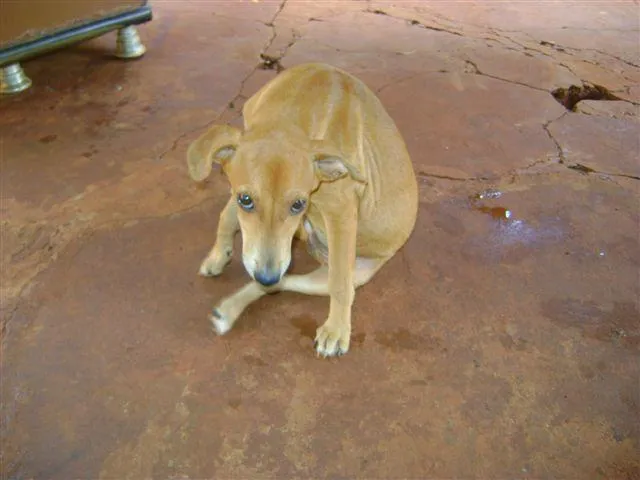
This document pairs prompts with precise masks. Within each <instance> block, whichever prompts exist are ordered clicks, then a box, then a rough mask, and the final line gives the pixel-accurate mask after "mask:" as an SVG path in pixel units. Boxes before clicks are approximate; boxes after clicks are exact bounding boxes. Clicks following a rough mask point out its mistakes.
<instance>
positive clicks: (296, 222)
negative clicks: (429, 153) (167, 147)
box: [187, 63, 418, 357]
mask: <svg viewBox="0 0 640 480" xmlns="http://www.w3.org/2000/svg"><path fill="white" fill-rule="evenodd" d="M243 116H244V132H241V131H240V130H238V129H236V128H232V127H229V126H223V125H219V126H214V127H212V128H211V129H210V130H209V131H207V132H206V133H205V134H204V135H202V136H201V137H200V138H198V139H197V140H196V141H194V142H193V143H192V144H191V145H190V147H189V151H188V153H187V157H188V166H189V173H190V175H191V177H192V178H193V179H194V180H197V181H202V180H204V179H205V178H206V177H207V176H208V175H209V174H210V172H211V168H212V163H213V162H216V163H219V164H221V166H222V168H223V170H224V172H225V174H226V175H227V177H228V179H229V182H230V184H231V191H232V193H231V198H230V199H229V201H228V202H227V205H226V206H225V207H224V209H223V211H222V213H221V215H220V220H219V223H218V231H217V238H216V243H215V245H214V246H213V248H212V249H211V251H210V253H209V254H208V255H207V257H206V258H205V260H204V261H203V262H202V265H201V267H200V274H201V275H205V276H213V275H219V274H220V273H221V272H222V270H223V268H224V267H225V265H226V264H227V263H228V262H229V261H230V259H231V255H232V251H233V237H234V235H235V233H236V232H237V231H238V230H241V231H242V261H243V263H244V266H245V268H246V270H247V272H248V273H249V275H250V276H251V278H252V279H253V280H254V281H252V282H250V283H248V284H247V285H245V286H244V287H243V288H241V289H240V290H238V291H237V292H235V293H234V294H232V295H230V296H229V297H227V298H225V299H223V300H222V301H221V302H220V303H219V304H218V306H217V307H216V308H215V309H214V310H213V314H212V316H211V321H212V322H213V326H214V327H215V329H216V331H217V332H218V334H220V335H222V334H224V333H226V332H227V331H229V330H230V329H231V327H232V326H233V324H234V323H235V321H236V319H237V318H238V316H239V315H240V314H241V313H242V311H243V310H244V309H245V308H246V307H247V306H248V305H249V304H250V303H251V302H254V301H255V300H257V299H258V298H260V297H262V296H263V295H265V294H267V293H274V292H278V291H293V292H300V293H306V294H308V295H329V297H330V303H329V316H328V318H327V320H326V322H325V323H324V324H323V325H322V326H321V327H320V328H318V330H317V334H316V344H315V348H316V351H317V352H318V354H319V355H322V356H325V357H326V356H333V355H340V354H344V353H346V352H347V351H348V350H349V340H350V336H351V306H352V303H353V299H354V295H355V289H356V288H357V287H359V286H361V285H363V284H365V283H367V282H368V281H369V280H370V279H371V278H372V277H373V275H374V274H375V273H376V272H377V271H378V270H379V269H380V268H381V267H382V266H383V265H384V264H385V262H386V261H387V260H389V259H390V258H391V257H392V256H393V255H394V254H395V253H396V252H397V251H398V250H399V249H400V248H401V247H402V246H403V245H404V243H405V242H406V241H407V239H408V238H409V235H410V234H411V232H412V230H413V228H414V225H415V221H416V215H417V210H418V188H417V183H416V178H415V174H414V171H413V167H412V165H411V159H410V158H409V154H408V152H407V149H406V147H405V143H404V141H403V139H402V137H401V135H400V133H399V132H398V129H397V128H396V125H395V123H394V122H393V120H392V119H391V117H389V115H388V114H387V112H386V111H385V109H384V107H383V106H382V104H381V103H380V101H379V100H378V98H377V97H376V96H375V95H374V93H373V92H372V91H371V90H369V89H368V88H367V87H366V86H365V85H364V83H362V82H361V81H360V80H358V79H356V78H355V77H353V76H351V75H350V74H348V73H346V72H344V71H342V70H339V69H337V68H334V67H331V66H328V65H323V64H317V63H314V64H304V65H299V66H297V67H294V68H290V69H288V70H285V71H284V72H283V73H281V74H280V75H278V76H277V77H276V78H275V79H273V80H272V81H271V82H269V83H268V84H267V85H265V86H264V87H263V88H262V89H261V90H260V91H259V92H258V93H256V94H255V95H254V96H253V97H251V99H249V100H248V101H247V103H246V104H245V106H244V109H243ZM294 235H295V236H297V237H298V238H301V239H302V240H304V241H306V242H307V243H308V245H309V250H310V252H311V254H312V255H313V256H314V257H315V258H316V259H317V260H318V261H319V262H320V263H321V264H322V266H321V267H319V268H318V269H317V270H315V271H313V272H311V273H309V274H306V275H286V272H287V269H288V268H289V263H290V261H291V242H292V240H293V237H294Z"/></svg>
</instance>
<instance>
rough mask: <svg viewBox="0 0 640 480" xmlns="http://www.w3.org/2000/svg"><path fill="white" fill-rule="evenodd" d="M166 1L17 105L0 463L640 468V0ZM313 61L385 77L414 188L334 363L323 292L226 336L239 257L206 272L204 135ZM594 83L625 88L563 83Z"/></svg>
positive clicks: (289, 301) (68, 468) (485, 473)
mask: <svg viewBox="0 0 640 480" xmlns="http://www.w3.org/2000/svg"><path fill="white" fill-rule="evenodd" d="M153 8H154V10H155V19H154V21H153V22H152V23H150V24H147V25H145V26H143V27H141V35H142V37H143V39H144V40H145V42H146V44H147V47H148V53H147V55H146V56H145V57H144V59H142V60H139V61H135V62H128V63H123V62H120V61H116V60H114V59H112V58H111V57H110V56H109V54H110V52H111V50H112V47H113V45H114V38H113V36H112V35H107V36H105V37H102V38H100V39H97V40H94V41H91V42H88V43H86V44H83V45H80V46H77V47H74V48H70V49H67V50H65V51H61V52H58V53H54V54H51V55H48V56H46V57H42V58H39V59H35V60H33V61H30V62H27V63H26V64H25V65H24V66H25V68H26V70H27V71H28V73H29V75H30V76H31V78H32V79H33V81H34V87H33V88H32V89H31V90H29V91H27V92H25V93H24V94H22V95H19V96H15V97H10V98H3V99H2V100H1V103H0V109H1V115H0V128H1V131H2V205H1V208H2V231H1V234H2V324H3V343H2V372H1V373H2V459H1V460H2V478H12V479H21V478H25V479H26V478H52V479H57V478H59V479H68V478H104V479H125V478H131V479H140V478H150V477H152V478H194V479H195V478H263V477H265V478H267V477H273V478H325V477H334V478H337V477H360V478H399V477H401V478H454V477H455V478H471V477H475V478H487V479H489V478H491V479H501V478H565V479H577V478H589V479H591V478H596V479H597V478H603V479H605V478H606V479H632V478H634V479H635V478H640V463H639V460H638V459H639V458H640V455H639V451H638V449H639V436H640V427H639V425H640V418H639V412H640V393H639V388H638V380H639V374H640V371H639V366H638V350H639V348H640V325H639V321H640V314H639V302H640V300H639V276H638V275H639V267H640V252H639V213H638V199H639V195H638V194H639V192H638V185H639V184H640V182H638V177H640V165H639V162H638V157H639V155H638V153H639V145H638V114H637V113H638V102H640V87H639V85H640V68H639V65H640V54H639V51H638V30H639V29H638V7H637V5H636V4H635V2H623V1H620V2H582V3H579V2H572V3H571V4H568V2H567V3H564V4H563V3H560V2H557V3H553V4H549V3H542V2H540V4H539V5H535V4H534V3H533V2H455V3H454V2H429V3H427V2H408V1H407V2H396V4H395V5H394V4H392V3H390V2H377V1H370V2H366V1H353V2H346V1H345V2H339V3H337V2H313V3H312V2H302V1H300V2H295V1H288V2H285V3H276V2H267V1H256V2H235V3H232V2H213V1H211V2H157V3H154V5H153ZM260 54H262V57H260ZM304 61H324V62H328V63H332V64H334V65H336V66H339V67H342V68H345V69H347V70H349V71H350V72H352V73H354V74H356V75H358V76H359V77H361V78H362V79H363V80H364V81H365V82H366V83H368V84H369V85H370V86H371V88H373V89H374V90H376V91H377V92H378V93H379V96H380V98H381V99H382V101H383V103H384V104H385V106H386V107H387V109H388V111H389V112H390V114H391V115H392V116H393V117H394V118H395V119H396V120H397V123H398V125H399V127H400V130H401V131H402V132H403V134H404V136H405V138H406V141H407V144H408V147H409V149H410V152H411V154H412V158H413V161H414V163H415V169H416V171H417V172H419V179H420V186H421V190H420V191H421V206H420V215H419V219H418V223H417V225H416V229H415V232H414V234H413V236H412V238H411V240H410V241H409V242H408V244H407V245H406V247H405V248H404V249H403V250H402V251H401V252H400V253H399V254H398V255H397V256H396V257H395V258H394V259H393V261H391V262H390V263H389V264H388V266H386V267H385V268H384V269H383V270H382V271H381V272H380V273H379V274H378V275H377V277H376V278H375V279H374V280H373V281H372V282H371V283H370V284H368V285H367V286H365V287H363V288H362V289H361V290H359V291H358V294H357V297H356V302H355V307H354V334H353V348H352V350H351V352H350V353H349V354H348V355H347V356H346V357H344V358H342V359H340V360H320V359H317V358H316V357H315V356H314V354H313V351H312V336H313V332H314V330H315V328H316V326H317V325H318V324H319V323H320V322H322V321H324V318H325V315H326V313H327V308H328V303H327V301H326V299H322V298H313V297H303V296H300V295H294V294H280V295H277V296H274V297H269V298H266V299H264V300H262V301H260V303H259V304H256V305H254V306H253V307H251V308H250V309H249V310H248V311H247V312H246V314H245V315H244V317H243V319H242V320H241V321H240V323H239V326H238V327H237V329H236V330H234V331H233V332H232V333H230V334H229V335H228V336H226V337H224V338H216V337H215V336H214V335H213V333H212V332H211V330H210V328H209V325H208V323H207V320H206V316H207V313H208V311H209V309H210V307H211V306H212V305H213V304H214V303H215V301H216V300H217V299H218V298H220V297H221V296H223V295H225V294H227V293H228V292H230V291H232V290H233V289H235V288H237V287H238V286H239V285H241V284H243V282H245V280H246V275H245V273H244V271H243V269H242V266H241V264H240V262H239V261H238V260H237V258H238V257H237V254H236V260H235V261H234V263H232V264H231V265H230V267H229V268H228V270H227V271H226V273H225V274H224V276H223V277H221V278H217V279H202V278H198V277H197V276H196V271H197V268H198V265H199V262H200V260H201V259H202V257H203V256H204V255H205V254H206V252H207V249H208V248H209V247H210V245H211V244H212V242H213V233H214V231H215V230H214V229H215V225H216V222H217V215H218V213H219V211H220V209H221V208H222V206H223V204H224V201H225V197H226V195H227V187H226V183H225V180H224V178H223V177H222V176H220V175H213V176H212V178H211V179H210V181H209V182H208V184H207V185H206V186H205V187H204V188H201V187H197V186H195V185H194V184H192V183H191V182H190V180H189V179H188V177H187V173H186V169H185V150H186V147H187V145H188V143H189V142H190V141H191V140H192V139H193V138H195V136H196V135H198V134H199V133H200V132H202V131H203V129H204V128H205V127H206V126H207V125H209V124H210V123H212V122H231V123H234V124H238V122H239V119H240V109H241V106H242V102H243V101H244V100H245V99H246V98H247V97H248V96H250V95H251V94H252V93H253V92H255V91H256V90H257V88H259V87H260V86H261V85H262V84H263V83H264V82H266V81H268V80H269V79H271V78H273V77H274V76H275V75H276V71H274V70H265V69H263V68H264V67H265V66H270V67H272V68H276V67H283V68H286V67H288V66H291V65H295V64H297V63H300V62H304ZM261 67H263V68H261ZM583 82H590V83H593V84H596V85H600V86H603V87H605V88H606V89H607V90H608V91H609V92H610V93H611V95H613V96H615V97H616V98H618V99H619V100H617V101H599V100H593V99H592V100H584V101H582V102H579V103H578V105H577V106H576V111H567V110H566V109H565V108H564V107H563V106H562V105H560V104H559V103H558V102H557V101H556V100H555V99H554V97H553V96H552V95H551V93H550V92H551V91H553V90H554V89H556V88H568V87H570V86H571V85H577V86H579V85H581V84H582V83H583ZM238 244H239V239H238ZM295 256H296V260H297V264H296V268H298V269H306V268H311V265H312V262H311V260H309V259H308V258H307V257H306V254H305V253H304V251H303V248H302V247H300V246H298V247H296V252H295Z"/></svg>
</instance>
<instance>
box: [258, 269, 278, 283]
mask: <svg viewBox="0 0 640 480" xmlns="http://www.w3.org/2000/svg"><path fill="white" fill-rule="evenodd" d="M253 277H254V278H255V280H256V282H258V283H259V284H260V285H263V286H265V287H271V286H273V285H275V284H276V283H278V282H279V281H280V272H277V271H273V270H261V271H258V272H255V273H254V274H253Z"/></svg>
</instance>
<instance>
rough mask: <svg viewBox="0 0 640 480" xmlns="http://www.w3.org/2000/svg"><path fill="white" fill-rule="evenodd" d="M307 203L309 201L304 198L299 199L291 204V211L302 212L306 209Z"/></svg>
mask: <svg viewBox="0 0 640 480" xmlns="http://www.w3.org/2000/svg"><path fill="white" fill-rule="evenodd" d="M306 204H307V202H305V201H304V200H302V199H300V198H299V199H298V200H296V201H295V202H293V203H292V204H291V213H292V214H294V215H297V214H298V213H300V212H301V211H302V210H304V207H305V205H306Z"/></svg>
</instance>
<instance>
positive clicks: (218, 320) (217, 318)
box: [209, 308, 233, 335]
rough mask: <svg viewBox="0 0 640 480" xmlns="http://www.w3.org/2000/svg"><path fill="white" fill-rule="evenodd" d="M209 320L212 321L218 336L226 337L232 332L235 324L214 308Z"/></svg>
mask: <svg viewBox="0 0 640 480" xmlns="http://www.w3.org/2000/svg"><path fill="white" fill-rule="evenodd" d="M209 320H211V324H212V325H213V329H214V330H215V331H216V333H217V334H218V335H224V334H225V333H227V332H228V331H229V330H231V327H232V326H233V324H232V323H231V322H229V320H228V319H227V317H225V316H224V315H223V314H222V313H220V310H218V309H217V308H214V309H213V310H212V312H211V316H210V317H209Z"/></svg>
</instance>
